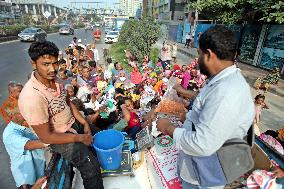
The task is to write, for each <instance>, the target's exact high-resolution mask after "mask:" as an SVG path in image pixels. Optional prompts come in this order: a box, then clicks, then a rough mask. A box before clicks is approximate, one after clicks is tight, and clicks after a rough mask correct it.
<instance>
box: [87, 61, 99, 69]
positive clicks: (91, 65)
mask: <svg viewBox="0 0 284 189" xmlns="http://www.w3.org/2000/svg"><path fill="white" fill-rule="evenodd" d="M88 63H89V66H90V67H93V68H95V67H96V65H97V63H96V61H94V60H90V61H89V62H88Z"/></svg>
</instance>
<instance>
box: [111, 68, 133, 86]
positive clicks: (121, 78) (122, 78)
mask: <svg viewBox="0 0 284 189" xmlns="http://www.w3.org/2000/svg"><path fill="white" fill-rule="evenodd" d="M117 83H121V84H124V85H125V84H127V83H130V80H129V78H128V77H127V75H126V73H125V71H124V70H121V71H120V72H119V77H118V78H117V80H116V82H115V84H114V85H115V86H116V84H117Z"/></svg>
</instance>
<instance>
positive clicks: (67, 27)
mask: <svg viewBox="0 0 284 189" xmlns="http://www.w3.org/2000/svg"><path fill="white" fill-rule="evenodd" d="M59 34H66V35H74V29H73V28H72V27H71V26H70V25H62V26H61V27H60V29H59Z"/></svg>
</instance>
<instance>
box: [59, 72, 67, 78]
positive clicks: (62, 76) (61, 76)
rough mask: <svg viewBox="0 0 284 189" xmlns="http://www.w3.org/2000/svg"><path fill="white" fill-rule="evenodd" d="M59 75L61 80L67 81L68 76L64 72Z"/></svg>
mask: <svg viewBox="0 0 284 189" xmlns="http://www.w3.org/2000/svg"><path fill="white" fill-rule="evenodd" d="M58 75H59V78H60V79H66V78H67V76H66V74H65V72H64V71H61V72H59V73H58Z"/></svg>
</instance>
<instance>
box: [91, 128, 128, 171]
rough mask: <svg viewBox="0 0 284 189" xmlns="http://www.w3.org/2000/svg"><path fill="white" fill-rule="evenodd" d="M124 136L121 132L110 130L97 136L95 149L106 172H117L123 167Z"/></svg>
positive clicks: (94, 144)
mask: <svg viewBox="0 0 284 189" xmlns="http://www.w3.org/2000/svg"><path fill="white" fill-rule="evenodd" d="M123 144H124V136H123V134H122V133H121V132H119V131H116V130H113V129H109V130H104V131H101V132H98V133H97V134H95V137H94V143H93V147H94V148H95V150H96V152H97V157H98V160H99V162H100V164H101V167H102V168H103V169H104V170H116V169H118V168H119V167H120V165H121V159H122V147H123Z"/></svg>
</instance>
